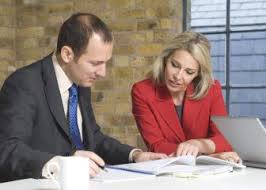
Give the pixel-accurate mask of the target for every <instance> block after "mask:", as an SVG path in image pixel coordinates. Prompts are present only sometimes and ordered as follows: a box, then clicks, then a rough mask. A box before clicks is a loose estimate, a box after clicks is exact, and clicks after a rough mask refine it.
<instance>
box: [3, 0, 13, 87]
mask: <svg viewBox="0 0 266 190" xmlns="http://www.w3.org/2000/svg"><path fill="white" fill-rule="evenodd" d="M15 16H16V8H15V0H1V1H0V60H1V63H0V84H1V85H2V83H3V81H4V80H5V78H6V77H7V75H8V73H9V71H10V70H13V69H12V68H13V66H14V64H15V61H16V59H15V58H16V51H15Z"/></svg>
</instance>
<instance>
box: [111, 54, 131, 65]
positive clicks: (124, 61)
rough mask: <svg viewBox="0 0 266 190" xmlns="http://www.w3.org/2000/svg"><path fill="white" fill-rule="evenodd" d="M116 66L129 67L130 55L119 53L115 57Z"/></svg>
mask: <svg viewBox="0 0 266 190" xmlns="http://www.w3.org/2000/svg"><path fill="white" fill-rule="evenodd" d="M113 59H114V66H116V67H127V66H128V64H129V56H126V55H117V56H114V57H113Z"/></svg>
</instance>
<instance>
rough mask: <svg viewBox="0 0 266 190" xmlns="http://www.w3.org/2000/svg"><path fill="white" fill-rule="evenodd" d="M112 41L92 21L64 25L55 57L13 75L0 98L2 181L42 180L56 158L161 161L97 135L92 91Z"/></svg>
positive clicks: (80, 17)
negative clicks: (47, 166)
mask: <svg viewBox="0 0 266 190" xmlns="http://www.w3.org/2000/svg"><path fill="white" fill-rule="evenodd" d="M112 49H113V39H112V35H111V32H110V31H109V29H108V28H107V26H106V25H105V24H104V23H103V22H102V21H101V20H100V19H99V18H98V17H96V16H95V15H92V14H86V13H78V14H74V15H72V16H71V17H70V18H69V19H68V20H66V21H65V22H64V23H63V25H62V27H61V29H60V32H59V35H58V42H57V49H56V52H54V53H53V54H50V55H48V56H47V57H45V58H44V59H42V60H40V61H37V62H36V63H33V64H31V65H29V66H27V67H24V68H22V69H19V70H17V71H16V72H15V73H13V74H12V75H11V76H10V77H9V78H8V79H7V80H6V81H5V83H4V85H3V87H2V89H1V92H0V123H1V127H0V179H1V181H9V180H15V179H20V178H30V177H31V178H32V177H33V178H39V177H41V176H42V174H43V175H44V176H46V175H47V174H45V171H46V170H45V164H46V163H48V162H51V161H56V159H57V158H58V156H71V155H74V156H83V157H87V158H89V159H90V175H91V176H95V175H96V174H97V173H98V172H99V171H100V169H99V166H104V164H105V162H106V163H108V164H121V163H127V162H130V161H132V162H140V161H145V160H150V159H159V158H164V157H166V155H164V154H156V153H150V152H142V151H141V150H139V149H134V148H133V147H131V146H128V145H125V144H121V143H120V142H119V141H117V140H115V139H113V138H111V137H108V136H106V135H104V134H102V133H101V131H100V128H99V126H98V125H97V124H96V122H95V118H94V114H93V110H92V106H91V101H90V98H91V97H90V94H91V92H90V86H91V85H92V84H93V83H94V82H95V81H96V80H97V79H99V78H102V77H104V76H105V72H106V64H107V62H108V60H110V59H111V56H112Z"/></svg>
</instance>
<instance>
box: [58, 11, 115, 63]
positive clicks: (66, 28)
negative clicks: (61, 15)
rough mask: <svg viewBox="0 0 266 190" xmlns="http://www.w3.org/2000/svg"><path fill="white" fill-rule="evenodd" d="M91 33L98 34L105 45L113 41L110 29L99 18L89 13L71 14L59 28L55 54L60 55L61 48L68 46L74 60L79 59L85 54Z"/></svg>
mask: <svg viewBox="0 0 266 190" xmlns="http://www.w3.org/2000/svg"><path fill="white" fill-rule="evenodd" d="M93 33H97V34H99V35H100V36H101V37H102V40H103V42H105V43H110V42H112V41H113V37H112V33H111V31H110V29H109V28H108V27H107V26H106V24H105V23H104V22H103V21H102V20H101V19H100V18H98V17H97V16H95V15H93V14H90V13H76V14H73V15H72V16H71V17H70V18H68V19H67V20H66V21H65V22H64V23H63V25H62V26H61V28H60V31H59V34H58V40H57V49H56V54H60V52H61V49H62V47H63V46H69V47H71V48H72V50H73V52H74V55H75V58H78V57H80V55H81V54H83V53H84V52H85V50H86V47H87V45H88V43H89V40H90V38H91V37H92V34H93Z"/></svg>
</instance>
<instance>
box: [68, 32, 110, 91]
mask: <svg viewBox="0 0 266 190" xmlns="http://www.w3.org/2000/svg"><path fill="white" fill-rule="evenodd" d="M112 50H113V43H104V42H103V41H102V39H101V37H100V36H99V35H98V34H95V33H94V34H93V35H92V37H91V39H90V40H89V44H88V46H87V48H86V51H85V52H84V53H83V54H82V55H81V56H80V57H79V58H78V59H73V60H71V61H70V62H69V63H67V64H66V65H65V68H64V71H65V73H66V74H67V76H68V77H69V78H70V79H71V80H72V81H73V82H74V83H75V84H77V85H78V86H82V87H90V86H92V84H93V83H94V82H95V81H96V80H97V79H99V78H102V77H105V75H106V64H107V62H108V61H109V60H110V59H111V57H112Z"/></svg>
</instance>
